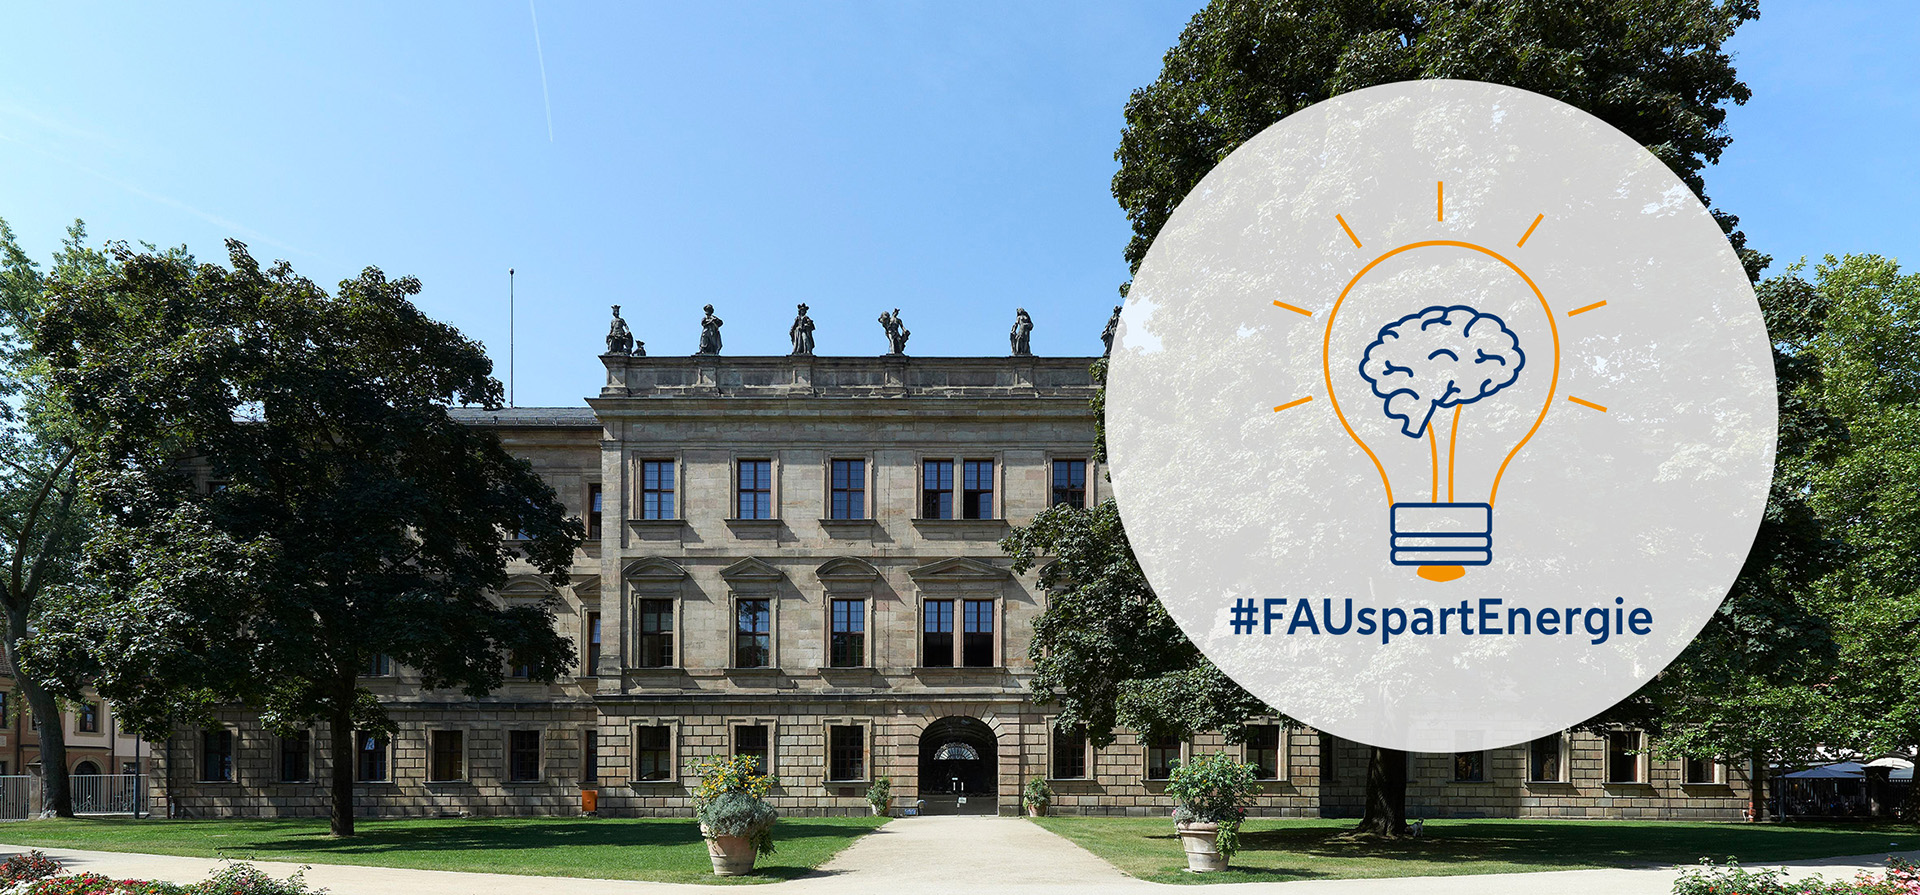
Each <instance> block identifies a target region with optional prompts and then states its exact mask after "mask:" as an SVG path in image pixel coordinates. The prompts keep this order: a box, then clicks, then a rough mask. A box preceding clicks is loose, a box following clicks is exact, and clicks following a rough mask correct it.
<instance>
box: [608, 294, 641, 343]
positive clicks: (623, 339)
mask: <svg viewBox="0 0 1920 895" xmlns="http://www.w3.org/2000/svg"><path fill="white" fill-rule="evenodd" d="M607 353H608V354H632V353H633V331H632V330H629V329H627V321H625V320H622V319H620V306H619V305H614V306H613V326H612V328H611V329H608V330H607ZM640 353H641V354H642V355H645V354H646V353H647V351H646V349H645V348H642V349H640Z"/></svg>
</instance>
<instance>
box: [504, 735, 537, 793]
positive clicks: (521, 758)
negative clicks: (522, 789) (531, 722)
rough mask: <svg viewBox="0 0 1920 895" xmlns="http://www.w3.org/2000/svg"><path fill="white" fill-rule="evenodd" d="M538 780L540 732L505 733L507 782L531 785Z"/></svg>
mask: <svg viewBox="0 0 1920 895" xmlns="http://www.w3.org/2000/svg"><path fill="white" fill-rule="evenodd" d="M539 779H540V731H538V730H509V731H507V782H509V783H532V782H535V781H537V780H539Z"/></svg>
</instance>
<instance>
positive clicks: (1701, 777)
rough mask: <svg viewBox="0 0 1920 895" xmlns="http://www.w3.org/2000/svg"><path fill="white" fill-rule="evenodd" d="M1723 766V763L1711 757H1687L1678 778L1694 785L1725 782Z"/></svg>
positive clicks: (1710, 784)
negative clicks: (1680, 775)
mask: <svg viewBox="0 0 1920 895" xmlns="http://www.w3.org/2000/svg"><path fill="white" fill-rule="evenodd" d="M1725 768H1726V766H1725V765H1724V764H1721V763H1720V762H1718V761H1715V760H1714V759H1711V758H1689V759H1687V761H1686V767H1685V768H1683V769H1682V773H1683V775H1684V776H1682V777H1681V778H1680V779H1681V782H1682V783H1688V784H1692V785H1695V786H1712V785H1714V784H1719V783H1725V782H1726V777H1725V775H1724V774H1723V773H1722V772H1723V771H1724V770H1725Z"/></svg>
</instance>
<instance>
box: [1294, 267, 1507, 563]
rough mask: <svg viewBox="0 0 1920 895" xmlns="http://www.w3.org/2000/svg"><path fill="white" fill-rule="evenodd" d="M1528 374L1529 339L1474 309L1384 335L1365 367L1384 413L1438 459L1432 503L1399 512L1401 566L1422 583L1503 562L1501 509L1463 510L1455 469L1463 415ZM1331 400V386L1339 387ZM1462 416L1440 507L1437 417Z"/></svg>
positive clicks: (1426, 316)
mask: <svg viewBox="0 0 1920 895" xmlns="http://www.w3.org/2000/svg"><path fill="white" fill-rule="evenodd" d="M1526 365H1527V355H1526V353H1525V352H1523V351H1521V350H1520V339H1519V337H1518V336H1515V335H1514V334H1513V330H1510V329H1508V328H1507V324H1506V323H1505V322H1504V321H1502V320H1501V319H1500V318H1499V317H1496V316H1494V315H1492V314H1483V313H1481V312H1480V311H1477V310H1474V309H1473V308H1471V307H1468V306H1466V305H1454V306H1451V307H1430V308H1424V309H1422V310H1419V311H1415V312H1414V313H1411V314H1408V315H1406V316H1405V317H1402V318H1400V319H1398V320H1395V321H1393V322H1392V323H1389V324H1387V325H1385V326H1382V327H1380V332H1379V334H1378V335H1377V336H1375V337H1374V340H1373V341H1372V342H1371V343H1369V344H1368V345H1367V349H1366V353H1365V354H1363V355H1362V356H1361V358H1360V376H1361V378H1363V379H1365V380H1366V381H1367V383H1368V384H1369V385H1371V386H1373V394H1374V396H1375V397H1378V398H1380V399H1381V402H1382V403H1381V411H1382V412H1383V413H1385V414H1386V415H1387V416H1388V417H1389V418H1391V419H1395V420H1398V421H1399V422H1400V432H1401V434H1403V435H1405V436H1406V437H1408V438H1411V439H1414V440H1415V441H1419V440H1420V439H1421V438H1422V437H1424V438H1425V439H1426V445H1425V446H1426V448H1427V450H1428V452H1429V454H1430V455H1431V456H1432V459H1433V468H1432V473H1431V475H1430V479H1431V481H1432V486H1433V487H1432V492H1431V500H1429V501H1427V502H1424V503H1412V502H1403V503H1395V504H1393V505H1392V508H1391V514H1392V515H1391V517H1390V520H1391V521H1390V526H1389V528H1390V530H1391V533H1392V537H1393V540H1392V561H1393V564H1394V565H1397V566H1418V567H1419V568H1420V572H1419V574H1420V576H1421V577H1422V578H1427V579H1429V580H1434V581H1451V580H1453V579H1456V578H1459V577H1460V576H1461V575H1463V574H1465V570H1464V569H1463V568H1462V567H1463V566H1484V565H1487V564H1488V563H1491V562H1492V561H1493V506H1492V505H1491V504H1488V503H1483V502H1473V501H1469V502H1455V501H1454V499H1453V496H1454V483H1453V474H1452V473H1453V469H1454V466H1455V464H1454V452H1455V450H1456V447H1457V443H1456V440H1455V436H1457V435H1458V434H1459V427H1460V411H1461V409H1462V408H1464V407H1466V406H1467V405H1469V404H1473V403H1475V402H1478V401H1481V400H1483V399H1486V398H1491V397H1493V396H1494V395H1497V394H1499V393H1500V392H1501V390H1503V389H1505V388H1506V387H1507V386H1509V385H1512V384H1513V383H1514V380H1516V379H1518V378H1519V377H1520V371H1521V370H1523V369H1525V368H1526ZM1328 391H1329V394H1331V392H1332V389H1331V380H1329V389H1328ZM1439 410H1451V411H1453V419H1452V425H1451V426H1449V430H1450V431H1449V436H1448V438H1447V464H1446V471H1447V473H1446V476H1445V478H1446V480H1447V481H1446V494H1447V500H1446V502H1444V503H1443V502H1441V500H1440V485H1441V478H1442V475H1441V466H1440V439H1439V436H1438V435H1437V434H1436V430H1437V429H1438V428H1439V427H1438V425H1437V424H1436V423H1435V421H1434V419H1433V415H1434V412H1435V411H1439Z"/></svg>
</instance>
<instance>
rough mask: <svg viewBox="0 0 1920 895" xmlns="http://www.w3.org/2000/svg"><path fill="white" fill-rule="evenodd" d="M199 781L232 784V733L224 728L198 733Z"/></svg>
mask: <svg viewBox="0 0 1920 895" xmlns="http://www.w3.org/2000/svg"><path fill="white" fill-rule="evenodd" d="M200 780H201V782H203V783H232V782H233V731H231V730H228V729H226V728H224V727H218V728H214V729H212V730H203V731H200Z"/></svg>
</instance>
